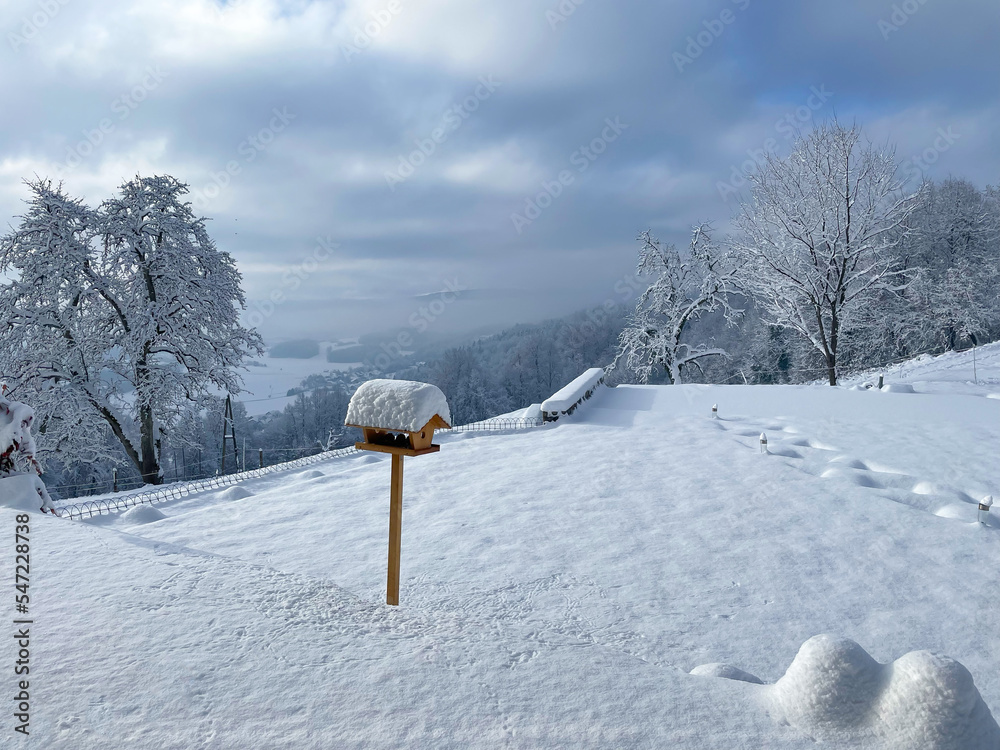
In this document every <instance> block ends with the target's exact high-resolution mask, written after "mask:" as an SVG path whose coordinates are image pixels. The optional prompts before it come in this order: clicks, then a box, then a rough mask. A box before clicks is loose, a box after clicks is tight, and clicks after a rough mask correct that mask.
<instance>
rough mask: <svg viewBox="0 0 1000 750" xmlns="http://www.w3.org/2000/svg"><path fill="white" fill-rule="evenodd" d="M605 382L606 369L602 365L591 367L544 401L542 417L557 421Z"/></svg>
mask: <svg viewBox="0 0 1000 750" xmlns="http://www.w3.org/2000/svg"><path fill="white" fill-rule="evenodd" d="M603 383H604V370H603V369H602V368H600V367H592V368H590V369H589V370H587V371H586V372H585V373H583V375H581V376H580V377H578V378H576V380H574V381H572V382H571V383H568V384H567V385H565V386H563V387H562V388H560V389H559V390H558V391H556V392H555V393H554V394H552V396H551V397H550V398H547V399H545V401H543V402H542V419H543V420H544V421H546V422H555V421H556V420H557V419H559V417H562V416H565V415H567V414H572V413H573V412H574V411H575V410H576V407H578V406H579V405H580V404H582V403H583V402H584V401H586V400H587V399H589V398H590V397H591V396H593V395H594V391H596V390H597V388H598V386H600V385H601V384H603Z"/></svg>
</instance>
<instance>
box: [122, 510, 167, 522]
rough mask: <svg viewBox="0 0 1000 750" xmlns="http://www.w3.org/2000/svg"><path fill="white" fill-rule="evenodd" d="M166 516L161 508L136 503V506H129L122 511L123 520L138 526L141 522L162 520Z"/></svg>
mask: <svg viewBox="0 0 1000 750" xmlns="http://www.w3.org/2000/svg"><path fill="white" fill-rule="evenodd" d="M164 518H166V516H165V515H163V513H162V512H161V511H160V509H159V508H154V507H153V506H152V505H136V506H135V507H134V508H129V509H128V510H127V511H125V512H124V513H122V521H123V522H125V523H128V524H135V525H137V526H138V525H139V524H144V523H153V522H154V521H162V520H163V519H164Z"/></svg>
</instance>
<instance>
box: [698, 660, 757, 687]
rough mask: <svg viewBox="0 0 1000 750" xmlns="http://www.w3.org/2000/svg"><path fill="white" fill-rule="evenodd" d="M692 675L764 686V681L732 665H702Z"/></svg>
mask: <svg viewBox="0 0 1000 750" xmlns="http://www.w3.org/2000/svg"><path fill="white" fill-rule="evenodd" d="M691 674H693V675H695V676H697V677H722V678H723V679H726V680H739V681H740V682H752V683H754V684H755V685H763V684H764V681H763V680H761V679H760V678H759V677H755V676H754V675H752V674H750V673H749V672H744V671H743V670H742V669H737V668H736V667H734V666H732V665H730V664H718V663H713V664H702V665H700V666H697V667H695V668H694V669H692V670H691Z"/></svg>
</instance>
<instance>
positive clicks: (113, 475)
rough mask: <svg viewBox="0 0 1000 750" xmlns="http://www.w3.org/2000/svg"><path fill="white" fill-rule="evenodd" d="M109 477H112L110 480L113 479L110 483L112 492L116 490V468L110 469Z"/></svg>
mask: <svg viewBox="0 0 1000 750" xmlns="http://www.w3.org/2000/svg"><path fill="white" fill-rule="evenodd" d="M111 477H112V481H113V484H112V486H113V489H112V490H111V491H112V492H118V469H112V470H111Z"/></svg>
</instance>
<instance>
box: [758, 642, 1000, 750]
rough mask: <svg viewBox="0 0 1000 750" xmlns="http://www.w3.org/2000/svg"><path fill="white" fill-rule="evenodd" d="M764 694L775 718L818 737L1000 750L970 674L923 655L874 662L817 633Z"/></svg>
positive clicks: (929, 749)
mask: <svg viewBox="0 0 1000 750" xmlns="http://www.w3.org/2000/svg"><path fill="white" fill-rule="evenodd" d="M770 690H771V691H772V698H773V705H774V709H775V713H776V714H777V715H778V718H780V719H782V720H783V721H785V722H787V723H788V724H791V725H792V726H794V727H796V728H798V729H800V730H802V731H805V732H808V733H809V734H815V735H817V736H819V737H823V736H831V737H832V736H836V735H838V734H852V733H857V734H865V735H874V736H876V737H879V738H881V739H882V740H883V741H884V742H885V743H886V744H887V746H889V747H892V748H894V749H895V750H918V749H919V750H987V749H989V750H997V748H1000V727H998V726H997V723H996V721H995V720H994V719H993V715H992V714H991V713H990V710H989V708H988V707H987V706H986V704H985V703H984V702H983V699H982V697H981V696H980V694H979V691H978V690H977V689H976V686H975V685H974V684H973V681H972V675H971V674H969V671H968V670H967V669H966V668H965V667H963V666H962V665H961V664H959V663H958V662H957V661H955V660H953V659H950V658H948V657H947V656H941V655H939V654H934V653H931V652H929V651H913V652H911V653H908V654H906V655H905V656H902V657H901V658H899V659H897V660H896V661H895V662H894V663H892V664H879V663H878V662H877V661H875V660H874V659H873V658H872V657H871V656H869V654H868V653H867V652H866V651H865V650H864V649H863V648H861V646H859V645H858V644H857V643H855V642H853V641H850V640H847V639H844V638H837V637H835V636H831V635H818V636H816V637H814V638H810V639H809V640H808V641H806V642H805V643H804V644H803V645H802V647H801V648H800V649H799V653H798V654H797V655H796V657H795V659H794V661H793V662H792V664H791V666H789V668H788V671H787V672H785V675H784V676H783V677H782V678H781V679H780V680H778V682H777V683H776V684H775V685H774V686H773V687H772V688H770Z"/></svg>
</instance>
